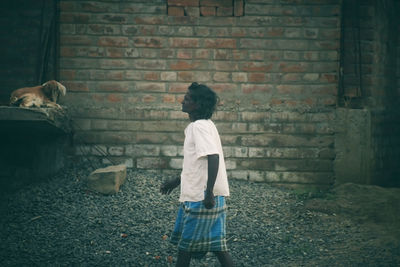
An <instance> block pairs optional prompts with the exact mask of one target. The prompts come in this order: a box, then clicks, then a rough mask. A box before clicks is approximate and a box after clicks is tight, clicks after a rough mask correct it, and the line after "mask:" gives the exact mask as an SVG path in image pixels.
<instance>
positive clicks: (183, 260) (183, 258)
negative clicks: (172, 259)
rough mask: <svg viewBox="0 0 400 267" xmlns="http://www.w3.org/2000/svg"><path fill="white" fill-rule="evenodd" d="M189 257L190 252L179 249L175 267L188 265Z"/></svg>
mask: <svg viewBox="0 0 400 267" xmlns="http://www.w3.org/2000/svg"><path fill="white" fill-rule="evenodd" d="M191 258H192V254H191V253H190V252H187V251H183V250H179V252H178V260H177V261H176V267H188V266H189V264H190V260H191Z"/></svg>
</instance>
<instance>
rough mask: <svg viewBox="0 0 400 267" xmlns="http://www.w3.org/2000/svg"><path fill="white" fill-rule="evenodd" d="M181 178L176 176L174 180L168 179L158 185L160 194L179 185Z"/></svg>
mask: <svg viewBox="0 0 400 267" xmlns="http://www.w3.org/2000/svg"><path fill="white" fill-rule="evenodd" d="M180 183H181V179H179V178H177V179H175V180H169V181H166V182H164V183H163V184H162V185H161V187H160V192H161V194H164V195H168V194H170V193H171V192H172V190H174V189H175V187H177V186H178V185H180Z"/></svg>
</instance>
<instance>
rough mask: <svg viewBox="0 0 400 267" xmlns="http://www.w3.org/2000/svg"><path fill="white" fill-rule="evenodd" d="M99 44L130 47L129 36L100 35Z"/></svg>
mask: <svg viewBox="0 0 400 267" xmlns="http://www.w3.org/2000/svg"><path fill="white" fill-rule="evenodd" d="M98 44H99V46H112V47H128V37H100V38H99V42H98Z"/></svg>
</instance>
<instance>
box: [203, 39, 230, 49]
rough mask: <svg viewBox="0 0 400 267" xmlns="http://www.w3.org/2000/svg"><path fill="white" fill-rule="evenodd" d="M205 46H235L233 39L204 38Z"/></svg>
mask: <svg viewBox="0 0 400 267" xmlns="http://www.w3.org/2000/svg"><path fill="white" fill-rule="evenodd" d="M204 46H205V47H206V48H236V40H235V39H222V38H221V39H206V40H205V42H204Z"/></svg>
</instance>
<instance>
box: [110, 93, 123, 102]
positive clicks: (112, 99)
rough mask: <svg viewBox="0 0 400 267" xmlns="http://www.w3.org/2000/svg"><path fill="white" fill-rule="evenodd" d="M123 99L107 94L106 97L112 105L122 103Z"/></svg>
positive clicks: (119, 96)
mask: <svg viewBox="0 0 400 267" xmlns="http://www.w3.org/2000/svg"><path fill="white" fill-rule="evenodd" d="M123 99H124V98H123V97H122V95H118V94H109V95H108V96H107V100H108V101H109V102H112V103H117V102H122V100H123Z"/></svg>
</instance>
